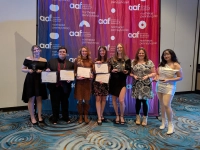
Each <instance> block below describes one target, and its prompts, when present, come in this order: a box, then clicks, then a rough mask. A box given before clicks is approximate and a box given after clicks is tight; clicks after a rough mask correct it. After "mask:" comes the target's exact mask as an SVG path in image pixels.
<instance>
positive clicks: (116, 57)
mask: <svg viewBox="0 0 200 150" xmlns="http://www.w3.org/2000/svg"><path fill="white" fill-rule="evenodd" d="M118 45H121V46H122V49H123V50H122V59H124V60H125V57H126V53H125V49H124V45H123V44H122V43H118V44H117V45H116V47H115V55H114V60H118V52H117V46H118Z"/></svg>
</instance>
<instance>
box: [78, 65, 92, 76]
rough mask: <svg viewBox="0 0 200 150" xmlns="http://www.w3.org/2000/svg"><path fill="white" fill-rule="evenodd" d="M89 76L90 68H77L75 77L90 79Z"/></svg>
mask: <svg viewBox="0 0 200 150" xmlns="http://www.w3.org/2000/svg"><path fill="white" fill-rule="evenodd" d="M90 74H91V68H84V67H78V68H77V76H80V77H84V78H90Z"/></svg>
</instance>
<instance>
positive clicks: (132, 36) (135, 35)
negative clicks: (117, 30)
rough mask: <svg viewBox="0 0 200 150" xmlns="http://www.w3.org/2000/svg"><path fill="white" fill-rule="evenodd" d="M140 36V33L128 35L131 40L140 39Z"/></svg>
mask: <svg viewBox="0 0 200 150" xmlns="http://www.w3.org/2000/svg"><path fill="white" fill-rule="evenodd" d="M139 34H140V32H139V31H138V32H136V33H128V37H129V38H139Z"/></svg>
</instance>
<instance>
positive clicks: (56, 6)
mask: <svg viewBox="0 0 200 150" xmlns="http://www.w3.org/2000/svg"><path fill="white" fill-rule="evenodd" d="M49 9H50V10H51V11H54V12H57V11H58V10H59V6H58V5H54V4H51V5H50V6H49Z"/></svg>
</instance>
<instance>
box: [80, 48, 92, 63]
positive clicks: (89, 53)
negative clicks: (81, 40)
mask: <svg viewBox="0 0 200 150" xmlns="http://www.w3.org/2000/svg"><path fill="white" fill-rule="evenodd" d="M83 48H85V49H86V50H87V59H88V60H89V62H90V63H92V58H91V52H90V50H89V48H88V47H87V46H82V47H81V48H80V49H79V55H78V57H77V64H81V65H83V64H82V61H83V56H82V54H81V52H82V49H83Z"/></svg>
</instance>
